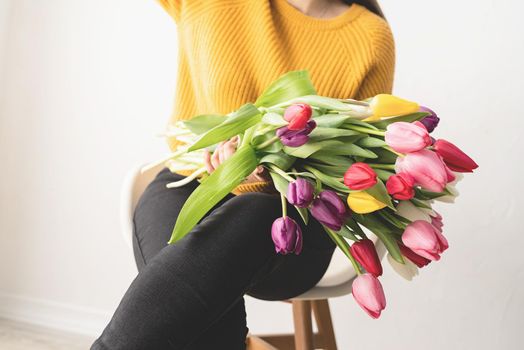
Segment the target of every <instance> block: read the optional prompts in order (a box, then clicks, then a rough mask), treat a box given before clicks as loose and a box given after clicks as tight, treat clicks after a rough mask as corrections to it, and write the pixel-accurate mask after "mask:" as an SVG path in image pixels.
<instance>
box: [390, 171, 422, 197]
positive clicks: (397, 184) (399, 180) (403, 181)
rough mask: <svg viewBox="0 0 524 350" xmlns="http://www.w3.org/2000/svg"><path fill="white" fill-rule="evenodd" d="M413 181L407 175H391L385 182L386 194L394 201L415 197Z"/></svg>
mask: <svg viewBox="0 0 524 350" xmlns="http://www.w3.org/2000/svg"><path fill="white" fill-rule="evenodd" d="M414 184H415V179H413V177H412V176H411V175H409V174H408V173H398V174H395V175H391V176H390V177H389V179H388V181H387V182H386V189H387V190H388V193H389V194H390V195H391V196H392V197H393V198H395V199H399V200H404V201H405V200H408V199H411V198H413V197H414V196H415V190H414V189H413V185H414Z"/></svg>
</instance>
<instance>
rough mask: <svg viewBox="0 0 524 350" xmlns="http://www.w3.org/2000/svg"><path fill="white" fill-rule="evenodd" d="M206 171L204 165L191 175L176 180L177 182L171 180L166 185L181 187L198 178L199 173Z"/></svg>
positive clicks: (168, 186)
mask: <svg viewBox="0 0 524 350" xmlns="http://www.w3.org/2000/svg"><path fill="white" fill-rule="evenodd" d="M205 172H206V168H205V167H202V168H200V169H197V170H196V171H194V172H193V173H192V174H191V175H189V176H186V177H185V178H183V179H182V180H179V181H175V182H170V183H168V184H167V185H166V187H167V188H174V187H181V186H184V185H185V184H188V183H189V182H191V181H193V180H194V179H195V178H197V176H198V175H200V174H203V173H205Z"/></svg>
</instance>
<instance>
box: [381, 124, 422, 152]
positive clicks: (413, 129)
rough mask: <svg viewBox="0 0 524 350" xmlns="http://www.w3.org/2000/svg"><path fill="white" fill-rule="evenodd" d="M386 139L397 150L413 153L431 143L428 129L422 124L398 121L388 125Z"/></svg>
mask: <svg viewBox="0 0 524 350" xmlns="http://www.w3.org/2000/svg"><path fill="white" fill-rule="evenodd" d="M385 141H386V143H387V144H388V146H389V147H391V148H393V149H394V150H395V151H397V152H401V153H411V152H416V151H419V150H421V149H424V148H426V147H428V146H430V145H431V138H430V137H429V134H428V131H427V130H426V128H425V127H424V126H423V125H422V124H419V125H417V124H414V123H407V122H396V123H391V124H389V125H388V127H387V129H386V134H385Z"/></svg>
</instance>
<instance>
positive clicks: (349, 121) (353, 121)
mask: <svg viewBox="0 0 524 350" xmlns="http://www.w3.org/2000/svg"><path fill="white" fill-rule="evenodd" d="M344 124H351V125H357V126H361V127H363V128H368V129H372V130H378V128H377V127H376V126H374V125H373V124H370V123H366V122H363V121H362V120H359V119H354V118H349V119H347V120H346V121H345V123H344Z"/></svg>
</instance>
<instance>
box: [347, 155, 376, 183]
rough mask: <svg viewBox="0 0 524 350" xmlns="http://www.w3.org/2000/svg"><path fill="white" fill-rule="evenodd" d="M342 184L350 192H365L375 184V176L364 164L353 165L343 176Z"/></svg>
mask: <svg viewBox="0 0 524 350" xmlns="http://www.w3.org/2000/svg"><path fill="white" fill-rule="evenodd" d="M344 184H345V185H346V186H347V187H348V188H349V189H351V190H365V189H368V188H370V187H373V186H375V185H376V184H377V174H376V173H375V171H374V170H373V169H371V167H370V166H369V165H367V164H366V163H361V162H358V163H353V164H351V166H350V167H349V168H348V169H347V170H346V173H345V174H344Z"/></svg>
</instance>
